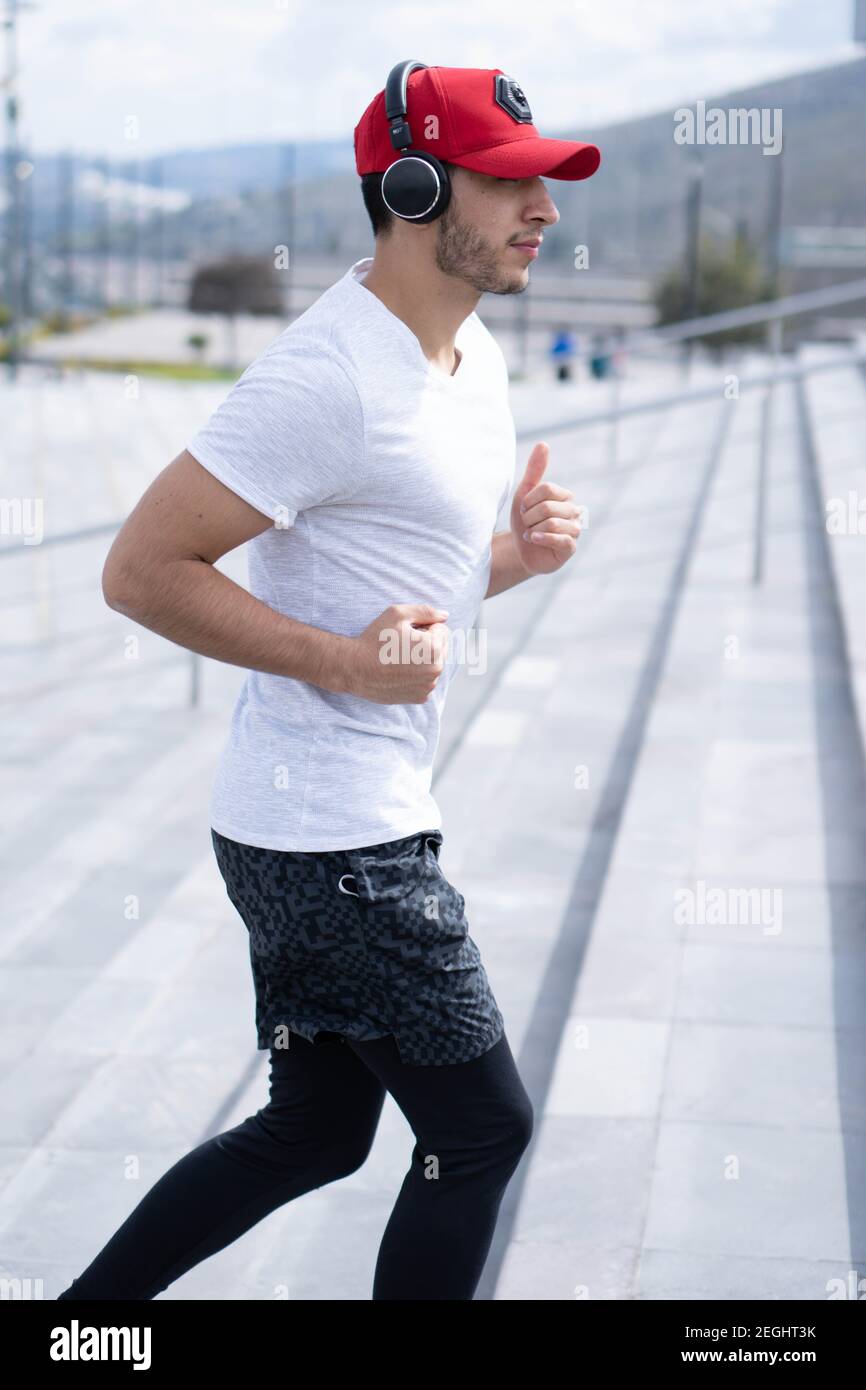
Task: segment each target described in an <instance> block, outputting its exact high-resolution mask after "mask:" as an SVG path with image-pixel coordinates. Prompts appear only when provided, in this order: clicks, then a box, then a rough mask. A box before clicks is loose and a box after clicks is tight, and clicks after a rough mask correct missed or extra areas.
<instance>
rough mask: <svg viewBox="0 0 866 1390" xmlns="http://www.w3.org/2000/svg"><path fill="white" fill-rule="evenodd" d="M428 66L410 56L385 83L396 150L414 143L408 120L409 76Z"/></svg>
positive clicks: (394, 70)
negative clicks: (417, 69)
mask: <svg viewBox="0 0 866 1390" xmlns="http://www.w3.org/2000/svg"><path fill="white" fill-rule="evenodd" d="M426 66H427V64H426V63H418V62H415V61H414V60H413V59H411V58H410V59H409V61H408V62H407V63H397V65H396V66H395V67H393V68H392V69H391V71H390V72H389V74H388V81H387V82H386V83H385V115H386V116H387V117H388V123H389V125H390V127H391V144H392V145H393V146H394V149H395V150H401V151H402V150H406V149H408V148H409V146H410V145H411V144H412V134H411V131H410V130H409V122H408V121H407V120H406V105H407V102H408V100H409V77H410V76H411V74H412V73H413V72H414V71H415V69H416V68H426Z"/></svg>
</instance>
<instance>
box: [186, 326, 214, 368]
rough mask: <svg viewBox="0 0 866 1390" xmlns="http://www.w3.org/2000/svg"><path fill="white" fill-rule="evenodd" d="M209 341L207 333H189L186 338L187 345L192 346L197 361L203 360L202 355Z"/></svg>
mask: <svg viewBox="0 0 866 1390" xmlns="http://www.w3.org/2000/svg"><path fill="white" fill-rule="evenodd" d="M209 343H210V338H209V337H208V335H207V333H190V335H189V337H188V338H187V340H186V345H187V347H190V348H192V350H193V352H194V353H195V355H196V357H197V358H198V360H199V362H203V361H204V355H205V352H206V351H207V347H208V344H209Z"/></svg>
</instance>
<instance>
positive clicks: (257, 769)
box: [60, 63, 600, 1300]
mask: <svg viewBox="0 0 866 1390" xmlns="http://www.w3.org/2000/svg"><path fill="white" fill-rule="evenodd" d="M386 93H387V100H386ZM386 107H387V110H386ZM401 108H402V109H401ZM355 154H356V167H357V170H358V173H359V174H360V175H361V177H362V193H363V197H364V201H365V205H366V208H367V211H368V213H369V216H370V219H371V222H372V226H373V232H374V236H375V255H374V256H373V257H372V258H367V259H364V260H362V261H359V262H357V263H356V264H355V265H353V266H351V267H350V269H349V270H347V271H346V273H345V274H344V275H343V276H342V278H341V279H340V280H338V281H337V283H336V284H334V285H332V286H331V288H330V289H328V290H326V291H325V293H324V294H322V295H321V296H320V297H319V299H317V300H316V302H315V303H314V304H313V305H312V306H311V307H310V308H309V309H308V310H306V312H305V313H303V314H301V315H300V317H299V318H298V319H296V320H295V321H294V322H293V323H292V324H291V325H290V326H289V327H288V328H287V329H286V330H285V331H284V332H283V333H282V334H281V335H280V336H279V337H278V338H277V339H276V340H275V341H274V342H273V343H272V344H271V345H270V346H269V347H268V349H267V350H266V351H265V352H264V353H263V354H262V355H261V356H260V357H258V358H257V359H256V360H255V361H254V362H253V363H252V364H251V366H250V367H249V368H248V369H247V370H246V371H245V372H244V373H243V375H242V376H241V378H240V380H239V381H238V382H237V383H236V385H235V386H234V388H233V389H232V391H231V392H230V393H229V395H228V397H227V398H226V399H225V400H224V401H223V403H222V404H221V405H220V406H219V407H218V409H217V410H216V411H215V412H214V414H213V415H212V416H211V418H210V420H209V421H208V422H207V423H206V424H205V425H204V426H203V427H202V429H200V430H199V432H198V433H197V434H196V435H195V436H194V437H193V438H192V439H191V440H190V441H189V448H188V449H184V450H183V451H182V453H181V454H179V456H178V457H177V458H176V459H175V460H174V461H173V462H172V463H171V464H169V466H168V467H167V468H166V469H165V470H164V471H163V472H162V473H161V474H160V475H159V477H157V478H156V480H155V481H154V482H153V483H152V484H151V486H150V487H149V488H148V489H147V491H146V492H145V494H144V495H143V497H142V498H141V500H140V501H139V503H138V505H137V506H136V507H135V509H134V510H133V512H132V513H131V515H130V516H129V518H128V519H127V521H126V523H125V524H124V526H123V528H122V529H121V531H120V532H119V534H118V536H117V539H116V540H115V542H114V545H113V546H112V549H111V551H110V553H109V556H108V559H107V561H106V564H105V569H104V574H103V588H104V592H105V597H106V600H107V602H108V603H109V605H110V606H111V607H112V608H114V609H116V610H117V611H119V612H121V613H124V614H126V616H128V617H130V618H132V619H133V620H134V621H136V622H138V623H140V624H142V625H143V626H144V627H147V628H150V629H152V630H154V631H156V632H159V633H161V634H162V635H163V636H165V637H167V638H169V639H170V640H171V641H173V642H176V643H178V644H180V645H182V646H184V647H187V648H189V649H191V650H193V651H195V652H199V653H201V654H202V655H204V656H208V657H212V658H214V659H216V660H219V661H224V662H228V663H231V664H233V665H237V666H241V667H244V668H246V669H247V671H248V675H247V679H246V681H245V684H244V686H243V689H242V691H241V694H240V696H239V698H238V701H237V704H236V706H235V709H234V713H233V716H232V722H231V729H230V733H229V737H228V740H227V742H226V745H225V748H224V750H223V755H222V758H221V761H220V765H219V770H218V773H217V777H216V780H215V782H214V787H213V796H212V803H211V828H212V838H213V845H214V850H215V854H216V859H217V863H218V866H219V869H220V872H221V874H222V876H223V879H224V881H225V884H226V888H227V892H228V895H229V897H230V899H231V901H232V903H233V904H234V905H235V907H236V908H237V910H238V912H239V914H240V916H241V917H242V919H243V921H244V923H245V925H246V927H247V929H248V932H249V941H250V960H251V967H252V972H253V979H254V984H255V997H256V1031H257V1045H258V1047H259V1048H260V1049H267V1050H268V1051H269V1053H270V1100H269V1102H268V1104H267V1105H265V1106H264V1107H263V1108H262V1109H261V1110H259V1111H257V1113H256V1114H255V1115H254V1116H251V1117H249V1118H248V1119H247V1120H245V1121H244V1122H243V1123H242V1124H240V1125H238V1126H236V1127H235V1128H234V1129H232V1130H228V1131H226V1132H225V1133H223V1134H220V1135H217V1136H216V1137H214V1138H212V1139H209V1140H207V1141H205V1142H204V1143H202V1144H200V1145H199V1146H198V1147H197V1148H196V1149H194V1150H193V1151H192V1152H191V1153H188V1154H187V1155H186V1156H185V1157H183V1158H182V1159H180V1161H179V1162H178V1163H176V1164H175V1165H174V1166H173V1167H172V1168H171V1169H170V1170H169V1171H168V1172H167V1173H166V1174H164V1176H163V1177H162V1178H161V1179H160V1180H159V1181H158V1182H157V1183H156V1184H155V1186H154V1187H153V1188H152V1189H151V1190H150V1191H149V1192H148V1193H147V1194H146V1196H145V1197H144V1198H143V1199H142V1201H141V1202H140V1203H139V1205H138V1206H137V1207H136V1208H135V1210H134V1211H133V1212H132V1214H131V1215H130V1216H129V1217H128V1219H127V1220H126V1222H125V1223H124V1224H123V1225H122V1226H121V1227H120V1229H119V1230H118V1231H117V1232H116V1234H115V1235H114V1236H113V1237H112V1238H111V1240H110V1241H109V1242H108V1244H107V1245H106V1246H105V1248H104V1249H103V1250H102V1251H101V1252H100V1253H99V1254H98V1255H97V1256H96V1258H95V1259H94V1261H93V1262H92V1264H91V1265H90V1266H89V1267H88V1269H86V1270H85V1271H84V1273H83V1274H82V1275H81V1276H80V1278H78V1279H76V1280H74V1281H73V1283H72V1285H71V1286H70V1288H69V1289H67V1290H65V1291H64V1293H62V1294H61V1295H60V1297H61V1298H64V1299H73V1298H74V1299H89V1298H93V1299H150V1298H154V1297H155V1296H156V1295H157V1294H158V1293H160V1292H161V1291H162V1290H164V1289H165V1288H166V1287H167V1286H168V1285H169V1284H170V1283H171V1282H172V1281H173V1280H175V1279H177V1278H178V1277H179V1276H180V1275H182V1274H183V1273H184V1272H185V1271H186V1270H188V1269H190V1268H191V1267H192V1266H193V1265H195V1264H197V1263H199V1262H200V1261H201V1260H203V1259H205V1258H206V1257H208V1256H209V1255H212V1254H214V1253H215V1252H216V1251H218V1250H220V1249H223V1248H224V1247H225V1246H226V1245H228V1244H229V1243H230V1242H231V1241H233V1240H235V1239H236V1238H237V1237H238V1236H239V1235H241V1234H242V1233H243V1232H244V1231H246V1230H248V1229H249V1228H250V1227H251V1226H252V1225H254V1224H255V1223H256V1222H258V1221H259V1220H261V1219H262V1218H263V1217H264V1216H265V1215H267V1214H268V1213H269V1212H271V1211H273V1210H274V1209H275V1208H277V1207H278V1206H280V1205H282V1204H284V1203H286V1202H288V1201H290V1200H291V1199H292V1198H295V1197H298V1196H300V1195H301V1194H302V1193H304V1192H309V1191H311V1190H313V1189H315V1188H318V1187H321V1186H323V1185H324V1184H325V1183H329V1182H333V1181H335V1180H337V1179H339V1178H340V1177H343V1176H345V1175H347V1174H349V1173H352V1172H354V1171H355V1170H356V1169H357V1168H358V1167H359V1166H360V1165H361V1164H362V1163H363V1162H364V1160H365V1158H366V1157H367V1154H368V1153H369V1150H370V1147H371V1145H372V1142H373V1138H374V1135H375V1133H376V1127H377V1124H378V1120H379V1115H380V1112H381V1109H382V1105H383V1103H384V1098H385V1094H386V1092H390V1094H391V1095H392V1096H393V1097H394V1100H395V1101H396V1103H397V1105H398V1106H399V1107H400V1109H401V1110H402V1112H403V1114H404V1115H405V1117H406V1119H407V1120H408V1122H409V1124H410V1126H411V1128H412V1130H413V1133H414V1135H415V1140H416V1143H415V1145H414V1148H413V1150H412V1155H411V1161H410V1165H409V1169H408V1172H407V1173H406V1177H405V1180H404V1182H403V1185H402V1187H401V1190H400V1193H399V1195H398V1197H397V1201H396V1204H395V1206H394V1209H393V1212H392V1214H391V1217H390V1220H389V1222H388V1224H387V1227H386V1230H385V1233H384V1237H383V1240H382V1244H381V1247H380V1250H379V1255H378V1261H377V1265H376V1271H375V1278H374V1285H373V1295H372V1296H373V1298H374V1299H377V1300H379V1299H403V1300H405V1299H472V1297H473V1296H474V1292H475V1289H476V1287H477V1284H478V1280H479V1278H480V1276H481V1272H482V1269H483V1266H484V1262H485V1260H486V1258H487V1255H488V1253H489V1249H490V1245H491V1242H492V1238H493V1231H494V1227H495V1223H496V1218H497V1214H498V1211H499V1206H500V1202H501V1198H502V1195H503V1193H504V1190H505V1188H506V1186H507V1183H508V1181H509V1179H510V1178H511V1176H512V1174H513V1172H514V1170H515V1168H516V1167H517V1164H518V1162H519V1160H520V1157H521V1155H522V1154H523V1152H524V1151H525V1149H526V1147H527V1145H528V1143H529V1140H530V1137H531V1134H532V1127H533V1118H534V1117H533V1111H532V1106H531V1103H530V1099H529V1096H528V1095H527V1092H526V1090H525V1088H524V1086H523V1084H522V1082H521V1080H520V1077H519V1075H518V1073H517V1070H516V1067H515V1063H514V1059H513V1056H512V1053H511V1050H510V1047H509V1043H508V1039H507V1037H506V1034H505V1031H504V1021H503V1018H502V1014H501V1013H500V1011H499V1008H498V1007H497V1004H496V1001H495V998H494V996H493V993H492V991H491V988H490V984H489V982H488V979H487V975H486V972H485V970H484V966H483V964H482V962H481V959H480V954H479V951H478V948H477V946H476V945H475V943H474V941H473V940H472V938H471V936H470V935H469V933H468V924H467V921H466V917H465V915H464V911H463V909H464V906H465V904H464V899H463V898H462V896H461V895H460V894H459V893H458V892H457V890H456V889H455V888H454V887H453V885H452V884H451V883H450V882H449V881H448V879H447V878H446V877H445V875H444V874H443V872H442V869H441V868H440V866H439V855H440V848H441V844H442V839H443V837H442V830H441V818H440V814H439V810H438V807H437V805H436V802H435V800H434V798H433V796H432V795H431V791H430V787H431V779H432V766H433V759H434V755H435V752H436V748H437V743H438V739H439V729H440V721H441V718H442V711H443V707H444V703H445V698H446V694H447V690H448V686H449V683H450V680H451V677H452V676H453V673H454V669H455V665H456V662H455V661H454V659H453V656H454V651H455V647H456V648H457V650H458V651H459V650H460V649H462V650H463V651H464V652H465V651H466V650H467V649H468V643H467V641H466V638H467V635H468V633H469V632H470V630H471V628H472V626H473V624H474V622H475V619H476V615H477V613H478V610H479V608H480V605H481V602H482V600H483V599H485V598H491V597H493V596H494V595H495V594H499V593H502V592H503V590H506V589H509V588H511V587H512V586H514V585H515V584H518V583H520V582H522V581H524V580H526V579H528V578H529V577H530V576H534V575H542V574H549V573H551V572H552V571H554V570H557V569H559V568H560V567H561V566H562V565H563V564H564V563H565V562H566V561H567V560H568V559H569V558H570V557H571V556H572V555H573V553H574V551H575V548H576V545H577V538H578V535H579V526H578V509H577V507H576V505H575V503H574V500H573V495H572V493H571V492H569V491H568V490H567V489H566V488H564V487H561V486H558V485H557V484H556V483H553V482H551V481H549V480H548V479H546V477H545V476H544V475H545V472H546V468H547V462H548V448H547V445H546V444H543V443H539V444H536V446H535V448H534V449H533V450H532V452H531V454H530V457H529V460H528V463H527V466H526V470H525V473H524V475H523V478H522V480H521V481H520V482H519V484H518V486H517V488H516V489H515V493H514V498H513V500H512V504H511V510H510V526H509V529H508V530H505V531H501V532H498V533H496V534H494V533H493V532H494V526H495V523H496V518H497V517H498V515H499V513H500V510H501V508H502V507H503V506H504V505H505V502H506V500H507V498H508V496H509V493H510V491H511V489H512V487H513V484H514V480H515V434H514V422H513V420H512V417H511V413H510V409H509V404H508V373H507V369H506V364H505V360H504V357H503V355H502V352H501V350H500V348H499V347H498V345H497V343H496V342H495V340H494V339H493V337H492V336H491V334H490V333H489V332H488V330H487V329H486V328H485V327H484V325H483V324H482V322H481V320H480V319H479V318H478V316H477V313H476V312H475V310H476V305H477V303H478V300H479V299H480V297H481V295H482V294H484V293H492V294H520V293H522V292H523V291H524V290H525V289H526V288H527V285H528V283H529V267H530V265H531V264H532V262H533V260H535V259H536V257H537V255H538V252H539V247H540V245H541V241H542V237H543V232H544V229H545V228H546V227H548V226H551V225H553V224H554V223H555V222H556V221H557V220H558V218H559V213H558V212H557V209H556V207H555V206H554V204H553V202H552V201H551V199H550V196H549V194H548V191H547V188H546V187H545V185H544V183H543V182H542V178H541V176H542V175H549V176H550V177H551V178H555V179H582V178H587V177H589V176H590V175H591V174H592V173H593V172H594V171H595V169H596V168H597V167H598V163H599V160H600V156H599V153H598V150H597V149H596V147H595V146H594V145H588V144H584V143H580V142H575V141H564V140H547V139H542V138H541V137H540V136H539V134H538V132H537V130H536V128H535V126H534V125H533V124H532V115H531V112H530V110H529V106H528V103H527V101H526V98H525V96H524V94H523V92H522V90H521V88H520V87H519V86H518V84H517V83H516V82H515V81H514V79H513V78H510V77H508V76H507V75H506V74H504V73H502V72H501V71H500V70H499V69H496V70H490V71H488V70H481V69H460V68H436V67H425V66H424V65H422V64H417V63H406V64H400V65H398V67H397V68H395V69H394V70H393V72H392V74H391V76H390V77H389V80H388V84H387V86H386V91H385V92H380V93H379V94H378V96H376V98H375V99H374V100H373V101H372V102H371V103H370V105H369V106H368V108H367V110H366V111H365V112H364V115H363V116H362V118H361V120H360V122H359V124H358V126H357V127H356V129H355ZM245 542H248V543H249V552H248V553H249V576H250V591H249V592H247V590H245V589H244V588H242V587H240V586H239V585H237V584H235V583H234V582H233V581H232V580H231V579H229V578H228V577H227V576H226V575H224V574H222V573H221V572H220V571H219V570H218V569H216V568H215V562H216V561H217V560H219V558H220V557H221V556H223V555H225V554H226V553H227V552H228V551H231V550H234V549H235V548H236V547H237V546H239V545H242V544H244V543H245ZM455 637H456V638H457V639H458V640H457V641H456V642H455V640H454V639H455ZM461 638H462V639H463V640H462V642H461V641H460V640H459V639H461Z"/></svg>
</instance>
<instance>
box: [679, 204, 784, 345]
mask: <svg viewBox="0 0 866 1390" xmlns="http://www.w3.org/2000/svg"><path fill="white" fill-rule="evenodd" d="M698 265H699V276H698V287H697V314H696V317H699V318H703V317H704V315H706V314H720V313H723V312H724V311H725V310H726V309H742V308H745V306H746V305H749V304H761V303H763V302H764V301H765V300H768V299H770V298H772V290H771V285H770V282H769V280H768V279H767V276H766V273H765V271H764V269H763V267H762V264H761V258H760V257H759V256H758V254H757V252H756V250H755V247H754V246H753V245H752V243H751V242H750V241H749V240H748V238H747V237H746V236H745V235H743V233H742V231H741V232H740V234H739V235H737V236H736V237H735V239H734V241H733V242H732V243H731V244H730V245H729V246H727V247H724V248H723V249H720V248H719V247H718V246H717V245H716V244H715V243H714V242H713V241H711V240H710V239H709V238H706V237H705V238H702V240H701V245H700V252H699V258H698ZM688 295H689V286H688V282H687V274H686V271H685V269H684V268H683V267H680V266H677V267H675V268H674V269H672V270H669V271H668V272H667V273H666V274H665V275H663V276H662V277H661V279H660V280H659V281H658V282H657V284H656V286H655V291H654V295H653V299H654V302H655V306H656V309H657V311H658V315H659V319H658V321H659V324H666V323H679V322H681V321H682V320H683V319H684V318H685V317H686V306H687V303H688ZM765 337H766V327H765V325H764V324H761V323H755V324H747V325H745V326H743V327H742V328H728V329H725V330H724V331H723V332H721V333H708V334H702V335H701V336H700V337H699V338H698V339H697V340H696V341H698V342H703V343H706V345H707V346H708V347H710V348H722V347H723V346H724V345H725V344H726V343H759V342H763V341H764V339H765Z"/></svg>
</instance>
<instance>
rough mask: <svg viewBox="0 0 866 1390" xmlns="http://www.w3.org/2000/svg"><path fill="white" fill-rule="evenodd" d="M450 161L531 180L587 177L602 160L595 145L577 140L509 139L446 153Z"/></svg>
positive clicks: (497, 176)
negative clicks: (459, 152) (468, 150)
mask: <svg viewBox="0 0 866 1390" xmlns="http://www.w3.org/2000/svg"><path fill="white" fill-rule="evenodd" d="M448 163H449V164H458V165H459V166H460V167H461V168H462V169H474V170H475V172H476V173H478V174H493V175H494V176H495V177H496V178H500V179H502V178H505V179H531V178H535V177H536V175H540V174H546V175H547V177H548V178H551V179H588V178H589V177H590V176H591V175H592V174H594V173H595V171H596V169H597V168H598V166H599V164H600V163H601V151H600V150H599V148H598V146H597V145H588V144H584V143H582V142H581V141H579V140H545V139H543V138H542V137H541V136H539V138H538V139H537V140H510V141H508V142H507V144H504V145H492V146H491V147H490V148H489V149H487V150H473V151H472V153H471V154H463V155H458V156H456V157H451V156H449V159H448Z"/></svg>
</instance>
